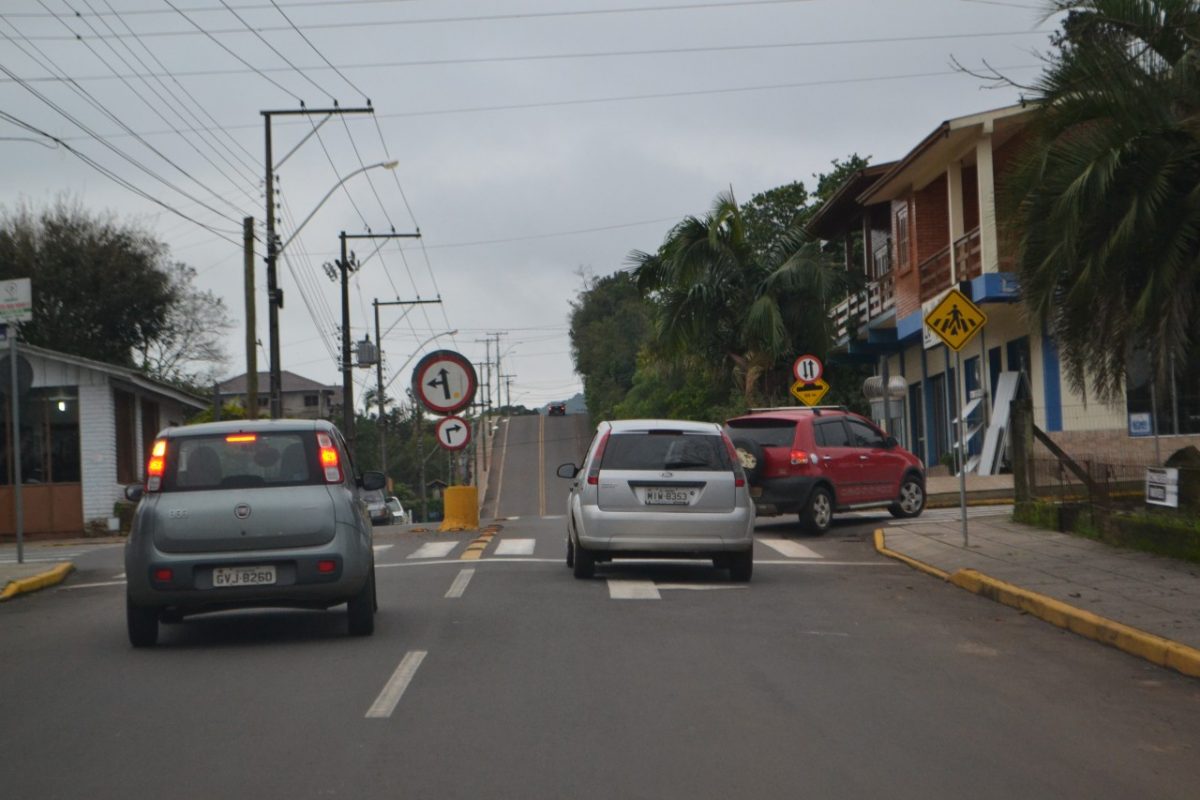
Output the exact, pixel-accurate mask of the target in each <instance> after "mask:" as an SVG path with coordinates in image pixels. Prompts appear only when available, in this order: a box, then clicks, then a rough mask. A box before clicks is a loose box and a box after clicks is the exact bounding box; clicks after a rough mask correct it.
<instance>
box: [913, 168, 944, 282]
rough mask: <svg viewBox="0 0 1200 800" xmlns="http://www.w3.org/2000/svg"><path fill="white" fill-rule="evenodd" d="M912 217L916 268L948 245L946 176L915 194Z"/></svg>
mask: <svg viewBox="0 0 1200 800" xmlns="http://www.w3.org/2000/svg"><path fill="white" fill-rule="evenodd" d="M914 200H915V202H914V204H913V205H914V208H913V211H912V216H913V217H914V218H915V219H914V224H913V238H914V239H915V240H916V241H915V244H916V253H917V264H918V266H919V265H920V264H921V262H922V261H924V260H925V259H927V258H929V257H930V256H932V255H933V254H934V253H936V252H937V251H938V250H941V249H942V248H943V247H945V246H946V245H948V244H950V212H949V207H950V200H949V198H948V197H947V196H946V175H945V173H943V174H942V175H940V176H939V177H938V178H937V180H935V181H933V183H931V184H929V185H928V186H926V187H925V188H924V189H922V190H921V191H919V192H917V193H916V196H915V197H914Z"/></svg>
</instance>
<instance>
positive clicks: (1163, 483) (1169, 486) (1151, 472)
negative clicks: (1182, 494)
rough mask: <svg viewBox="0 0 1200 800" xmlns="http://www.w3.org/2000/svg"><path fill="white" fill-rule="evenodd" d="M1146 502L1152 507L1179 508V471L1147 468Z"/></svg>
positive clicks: (1168, 468) (1167, 468)
mask: <svg viewBox="0 0 1200 800" xmlns="http://www.w3.org/2000/svg"><path fill="white" fill-rule="evenodd" d="M1146 502H1147V503H1148V504H1150V505H1152V506H1166V507H1167V508H1179V470H1177V469H1172V468H1170V467H1166V468H1162V467H1147V468H1146Z"/></svg>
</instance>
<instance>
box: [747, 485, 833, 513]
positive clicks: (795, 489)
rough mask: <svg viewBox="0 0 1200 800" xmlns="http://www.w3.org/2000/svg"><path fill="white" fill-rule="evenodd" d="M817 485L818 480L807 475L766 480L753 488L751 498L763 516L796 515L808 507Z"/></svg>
mask: <svg viewBox="0 0 1200 800" xmlns="http://www.w3.org/2000/svg"><path fill="white" fill-rule="evenodd" d="M816 485H817V478H815V477H811V476H807V475H795V476H789V477H786V478H766V479H765V480H763V481H762V482H760V483H758V484H757V485H755V486H754V487H752V488H751V491H750V496H751V499H753V500H754V505H755V507H756V508H757V510H758V513H759V514H762V515H763V516H774V515H777V514H795V513H798V512H799V511H801V510H803V509H804V507H805V506H807V505H808V496H809V495H810V494H812V490H813V487H814V486H816ZM759 490H761V491H759ZM756 495H757V496H756Z"/></svg>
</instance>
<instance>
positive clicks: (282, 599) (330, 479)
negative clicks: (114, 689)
mask: <svg viewBox="0 0 1200 800" xmlns="http://www.w3.org/2000/svg"><path fill="white" fill-rule="evenodd" d="M384 482H385V478H384V475H383V473H381V472H367V473H365V474H363V475H362V476H361V477H358V476H356V475H355V474H354V469H353V466H352V465H351V463H350V460H349V458H348V457H347V450H346V443H345V441H344V440H343V439H342V435H341V433H339V432H338V430H337V428H335V427H334V426H333V425H331V424H329V423H328V422H325V421H321V420H318V421H312V420H263V421H247V420H237V421H230V422H214V423H206V424H202V425H190V426H186V427H178V428H168V429H166V430H164V431H162V432H161V433H159V435H158V437H157V438H156V439H155V441H154V444H153V446H152V449H151V454H150V459H149V461H148V463H147V467H146V483H145V485H144V486H143V485H141V484H137V485H134V486H131V487H129V488H128V489H127V490H126V496H128V497H129V498H130V499H131V500H140V502H139V503H138V508H137V512H136V514H135V516H134V521H133V529H132V531H131V532H130V535H129V540H128V542H127V543H126V545H125V574H126V579H127V585H128V590H127V591H128V593H127V596H126V620H127V623H128V628H129V640H130V642H131V643H132V644H133V645H134V646H135V647H146V646H149V645H153V644H155V643H156V642H157V640H158V627H159V622H160V621H166V622H170V621H178V620H179V619H181V618H182V617H183V616H185V615H189V614H197V613H201V612H207V611H220V610H224V609H232V608H246V607H265V606H279V607H296V608H330V607H332V606H336V605H339V604H341V603H346V604H347V616H348V620H349V629H350V633H351V634H353V635H358V636H366V635H369V634H371V633H372V632H373V631H374V626H375V622H374V619H375V616H374V615H375V610H376V602H375V559H374V552H373V548H372V541H371V521H370V519H369V518H368V516H367V512H366V504H365V503H364V502H363V501H362V495H363V494H364V493H365V492H368V491H371V490H375V489H380V488H382V487H383V485H384Z"/></svg>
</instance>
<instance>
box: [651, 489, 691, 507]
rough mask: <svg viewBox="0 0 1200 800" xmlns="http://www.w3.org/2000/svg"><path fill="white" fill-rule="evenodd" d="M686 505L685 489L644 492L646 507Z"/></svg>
mask: <svg viewBox="0 0 1200 800" xmlns="http://www.w3.org/2000/svg"><path fill="white" fill-rule="evenodd" d="M687 504H688V490H687V489H647V490H646V505H648V506H686V505H687Z"/></svg>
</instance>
